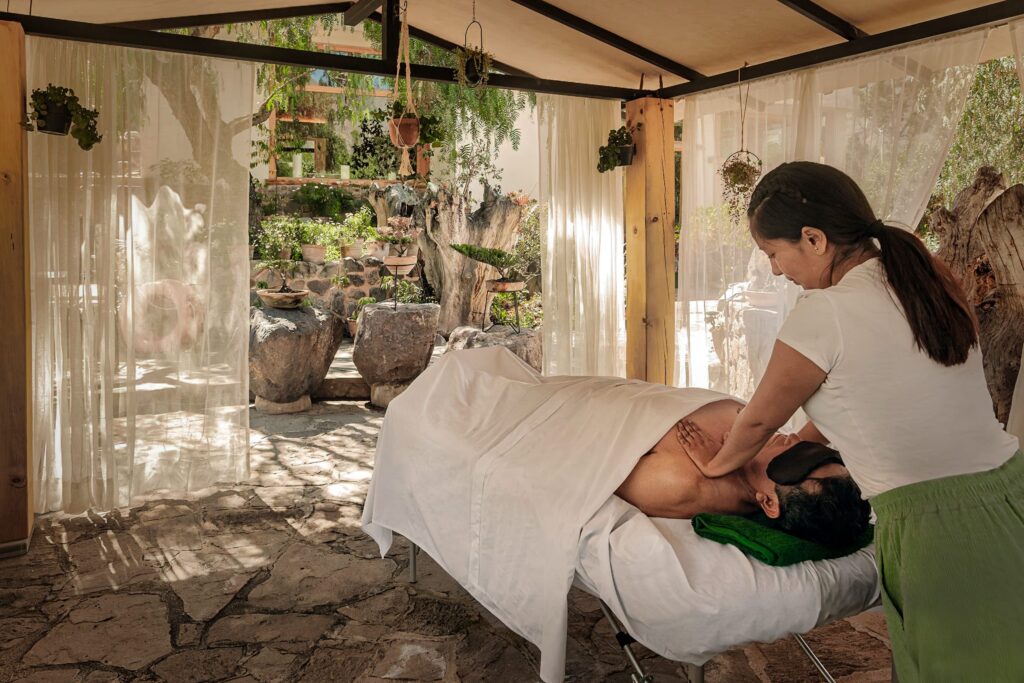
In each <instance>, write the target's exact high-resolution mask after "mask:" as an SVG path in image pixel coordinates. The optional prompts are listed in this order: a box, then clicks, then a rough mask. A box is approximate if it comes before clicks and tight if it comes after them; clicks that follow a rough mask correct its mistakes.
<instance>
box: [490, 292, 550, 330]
mask: <svg viewBox="0 0 1024 683" xmlns="http://www.w3.org/2000/svg"><path fill="white" fill-rule="evenodd" d="M515 321H516V310H515V303H514V299H513V296H512V294H511V293H508V292H499V293H497V294H495V295H494V298H493V299H491V322H492V323H494V324H495V325H509V326H511V325H513V324H515ZM542 322H544V309H543V308H542V306H541V295H540V294H539V293H534V294H530V295H529V296H520V297H519V323H520V324H521V325H522V326H523V327H524V328H526V327H531V328H532V327H537V326H539V325H540V324H541V323H542Z"/></svg>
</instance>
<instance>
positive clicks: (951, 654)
mask: <svg viewBox="0 0 1024 683" xmlns="http://www.w3.org/2000/svg"><path fill="white" fill-rule="evenodd" d="M747 215H748V217H749V218H750V231H751V234H752V235H753V238H754V241H755V242H756V243H757V246H758V247H759V248H760V249H761V250H762V251H763V252H764V253H765V254H767V256H768V258H769V259H770V261H771V264H772V272H774V273H775V275H785V276H786V277H787V278H788V279H789V280H792V281H793V282H795V283H796V284H798V285H800V286H802V287H803V288H804V290H805V291H804V292H803V293H802V294H801V297H800V299H799V301H798V302H797V304H796V307H795V308H794V309H793V311H792V312H791V313H790V314H789V317H788V318H787V319H786V321H785V323H784V324H783V326H782V329H781V331H780V332H779V335H778V339H777V341H776V342H775V347H774V349H773V351H772V356H771V360H770V361H769V363H768V367H767V369H766V370H765V373H764V377H763V378H762V380H761V383H760V384H759V385H758V387H757V390H756V391H755V392H754V396H753V398H752V399H751V400H750V403H749V404H748V405H747V407H746V408H744V409H743V411H742V412H741V413H740V414H739V416H738V418H737V420H736V423H735V425H734V427H733V429H732V431H731V432H730V434H729V436H728V437H727V438H726V440H725V443H724V444H721V445H720V444H715V443H711V442H710V439H709V438H708V437H707V436H706V435H705V434H702V433H701V432H700V430H699V429H697V428H696V427H695V426H694V425H686V424H684V425H682V426H681V427H680V428H679V435H680V440H681V441H682V442H683V443H684V445H685V446H686V447H687V451H688V453H689V455H690V457H691V458H693V460H694V462H695V463H696V464H697V466H698V467H699V468H700V469H701V470H703V471H704V473H705V474H706V475H708V476H711V477H717V476H721V475H724V474H727V473H728V472H732V471H733V470H735V469H737V468H739V467H740V466H741V465H743V464H745V463H747V462H748V461H750V460H751V459H753V458H754V456H755V455H756V454H757V453H758V451H759V450H760V449H761V448H762V447H763V446H764V445H765V444H766V443H767V441H768V439H769V438H770V437H771V435H772V434H774V433H775V430H776V429H778V428H779V427H781V426H782V425H783V424H785V423H786V421H787V420H789V418H790V417H792V416H793V414H794V413H795V412H796V410H797V408H800V407H802V408H803V409H804V411H805V412H806V413H807V415H808V416H809V417H810V419H811V422H809V423H808V424H807V425H806V426H805V427H804V428H803V429H802V430H801V432H800V435H801V437H802V438H803V439H805V440H810V441H820V442H822V443H831V444H832V446H833V447H835V448H836V449H838V450H839V451H840V453H842V456H843V460H844V461H845V463H846V466H847V467H848V468H849V470H850V473H851V474H852V475H853V478H854V480H855V481H856V482H857V484H858V485H859V486H860V488H861V490H862V491H863V493H864V495H865V497H867V498H868V499H869V500H870V502H871V505H872V507H873V508H874V510H875V514H876V515H877V518H878V522H877V526H876V529H875V553H876V558H877V562H878V570H879V574H880V576H881V578H882V598H883V602H884V604H885V614H886V620H887V622H888V626H889V635H890V638H891V640H892V648H893V659H894V664H895V667H896V671H897V673H898V676H899V680H900V682H901V683H909V682H912V681H986V683H995V682H997V681H1022V680H1024V646H1022V642H1024V455H1022V454H1021V453H1020V452H1019V451H1018V443H1017V439H1016V438H1015V437H1013V436H1010V435H1009V434H1007V433H1006V432H1005V431H1003V429H1002V427H1001V426H1000V424H999V423H998V422H997V421H996V419H995V417H994V415H993V410H992V400H991V398H990V396H989V394H988V390H987V387H986V384H985V377H984V373H983V370H982V362H981V351H980V350H979V348H978V332H977V324H976V322H975V319H974V316H973V313H972V311H971V307H970V306H969V305H968V303H967V301H966V298H965V296H964V293H963V291H962V290H961V289H960V287H959V285H958V284H957V283H956V281H955V280H954V278H953V276H952V274H951V273H950V271H949V270H948V269H947V268H946V266H945V265H944V264H942V263H941V262H939V261H937V260H936V259H935V258H934V257H932V256H931V255H930V254H929V253H928V251H927V249H926V248H925V246H924V244H922V242H921V241H920V240H919V239H918V238H917V237H916V236H914V235H913V234H911V233H910V232H907V231H905V230H901V229H899V228H895V227H891V226H887V225H885V224H884V223H883V222H882V221H880V220H878V219H876V218H875V215H874V212H873V211H872V209H871V206H870V204H869V203H868V200H867V198H866V197H865V196H864V193H863V192H862V191H861V189H860V188H859V187H858V186H857V184H856V183H855V182H854V181H853V180H852V179H851V178H850V177H849V176H847V175H846V174H844V173H843V172H841V171H839V170H837V169H835V168H832V167H830V166H825V165H823V164H815V163H811V162H794V163H788V164H783V165H782V166H779V167H778V168H776V169H775V170H773V171H772V172H771V173H769V174H767V175H766V176H765V177H764V178H763V179H762V180H761V182H760V183H758V185H757V188H756V189H755V190H754V194H753V197H752V198H751V202H750V207H749V209H748V211H747ZM719 447H720V450H719ZM715 451H718V452H717V455H715Z"/></svg>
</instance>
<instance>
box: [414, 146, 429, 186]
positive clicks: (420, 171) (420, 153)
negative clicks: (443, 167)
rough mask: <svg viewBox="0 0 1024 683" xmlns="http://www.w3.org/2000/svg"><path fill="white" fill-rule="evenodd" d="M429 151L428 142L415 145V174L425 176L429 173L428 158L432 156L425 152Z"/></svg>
mask: <svg viewBox="0 0 1024 683" xmlns="http://www.w3.org/2000/svg"><path fill="white" fill-rule="evenodd" d="M429 151H430V143H429V142H428V143H426V144H425V145H417V146H416V175H418V176H420V177H422V178H426V177H428V176H429V175H430V160H431V159H432V157H431V156H430V155H428V154H427V152H429Z"/></svg>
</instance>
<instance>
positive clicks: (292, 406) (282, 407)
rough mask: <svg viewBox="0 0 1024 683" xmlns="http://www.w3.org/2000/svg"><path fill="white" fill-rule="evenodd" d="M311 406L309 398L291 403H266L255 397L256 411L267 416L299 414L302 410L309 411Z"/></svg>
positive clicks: (262, 399) (266, 401) (302, 398)
mask: <svg viewBox="0 0 1024 683" xmlns="http://www.w3.org/2000/svg"><path fill="white" fill-rule="evenodd" d="M312 406H313V402H312V401H311V400H310V398H309V396H303V397H301V398H299V399H298V400H295V401H292V402H291V403H275V402H274V401H268V400H266V399H264V398H260V397H259V396H257V397H256V410H258V411H260V412H261V413H265V414H267V415H287V414H289V413H301V412H302V411H304V410H309V409H310V408H311V407H312Z"/></svg>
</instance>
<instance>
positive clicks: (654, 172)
mask: <svg viewBox="0 0 1024 683" xmlns="http://www.w3.org/2000/svg"><path fill="white" fill-rule="evenodd" d="M674 107H675V103H674V102H673V101H672V100H662V99H658V98H655V97H644V98H641V99H638V100H633V101H631V102H627V103H626V121H627V123H628V125H630V126H633V127H635V128H636V131H635V132H634V135H633V138H634V140H635V141H636V157H634V159H633V163H632V164H631V165H630V166H628V167H627V168H626V202H625V213H626V376H627V377H629V378H631V379H643V380H647V381H648V382H657V383H660V384H672V383H673V382H674V380H675V355H676V348H675V334H676V323H675V317H676V316H675V298H676V297H675V248H674V246H673V245H674V243H675V239H674V238H675V231H674V226H673V224H672V218H673V215H674V213H675V211H674V203H675V188H674V187H673V185H674V183H675V174H674V173H673V172H672V162H673V156H674V155H673V145H672V143H673V121H674V116H673V113H674Z"/></svg>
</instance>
